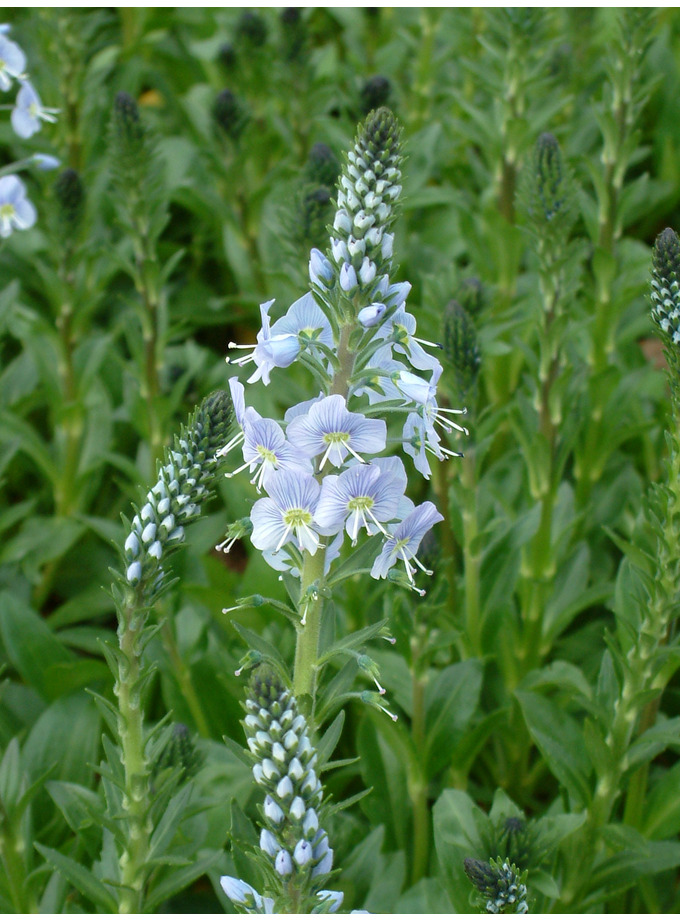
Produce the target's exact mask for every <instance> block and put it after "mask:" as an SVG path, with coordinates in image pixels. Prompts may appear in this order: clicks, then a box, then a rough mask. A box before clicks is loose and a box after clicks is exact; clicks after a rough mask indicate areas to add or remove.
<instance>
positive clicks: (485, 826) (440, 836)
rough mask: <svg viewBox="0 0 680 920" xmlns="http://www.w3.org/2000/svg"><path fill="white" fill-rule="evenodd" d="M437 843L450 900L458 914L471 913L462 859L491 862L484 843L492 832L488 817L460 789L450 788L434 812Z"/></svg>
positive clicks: (468, 888)
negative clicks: (471, 858)
mask: <svg viewBox="0 0 680 920" xmlns="http://www.w3.org/2000/svg"><path fill="white" fill-rule="evenodd" d="M432 823H433V828H434V843H435V849H436V851H437V858H438V860H439V865H440V866H441V870H442V876H443V878H444V880H445V882H446V885H447V890H448V893H449V897H450V898H451V901H452V903H453V906H454V909H455V910H456V911H457V912H458V913H469V908H470V902H469V894H470V883H469V881H468V879H467V876H466V875H465V871H464V869H463V860H464V859H465V858H466V857H468V856H470V857H473V858H476V859H488V858H489V854H488V853H487V852H486V849H485V847H484V841H485V840H488V839H489V838H490V837H491V835H492V833H493V825H492V822H491V821H490V819H489V818H488V816H487V815H485V814H484V812H483V811H482V810H481V809H480V808H479V807H478V806H477V805H476V804H475V803H474V802H473V801H472V799H471V798H470V796H469V795H468V794H467V793H466V792H463V791H462V790H460V789H447V790H445V791H444V792H443V793H442V794H441V796H440V797H439V799H438V800H437V802H436V804H435V806H434V810H433V813H432Z"/></svg>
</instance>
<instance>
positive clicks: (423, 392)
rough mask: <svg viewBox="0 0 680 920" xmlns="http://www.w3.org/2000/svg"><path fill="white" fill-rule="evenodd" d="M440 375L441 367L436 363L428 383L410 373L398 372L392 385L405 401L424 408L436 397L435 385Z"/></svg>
mask: <svg viewBox="0 0 680 920" xmlns="http://www.w3.org/2000/svg"><path fill="white" fill-rule="evenodd" d="M441 373H442V366H441V364H439V362H437V366H436V367H435V368H434V369H433V373H432V378H431V379H430V380H429V381H428V380H423V378H422V377H419V376H418V375H417V374H412V373H411V371H399V373H398V374H395V376H394V384H395V385H396V386H397V388H398V389H399V390H400V391H401V393H402V394H403V395H404V396H405V397H406V398H407V399H410V400H411V401H412V402H414V403H417V404H418V405H420V406H425V405H426V404H427V403H428V402H430V401H431V400H434V398H435V397H436V395H437V383H438V381H439V378H440V376H441Z"/></svg>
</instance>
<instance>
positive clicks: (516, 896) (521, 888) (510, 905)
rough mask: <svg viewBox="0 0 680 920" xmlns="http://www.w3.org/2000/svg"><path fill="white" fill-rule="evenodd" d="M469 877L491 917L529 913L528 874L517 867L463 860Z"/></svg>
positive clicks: (496, 860)
mask: <svg viewBox="0 0 680 920" xmlns="http://www.w3.org/2000/svg"><path fill="white" fill-rule="evenodd" d="M463 866H464V868H465V874H466V875H467V877H468V878H469V879H470V881H471V882H472V884H473V885H474V886H475V888H476V889H477V891H478V892H479V895H481V898H482V899H484V900H485V901H486V903H485V904H484V907H485V910H486V912H487V914H527V913H529V902H528V900H527V886H526V877H527V871H526V870H525V871H524V872H520V871H519V869H518V868H517V866H515V865H514V864H512V863H509V862H508V861H507V860H505V861H503V862H502V861H501V860H500V859H491V860H489V862H483V861H482V860H481V859H470V858H468V859H465V860H463Z"/></svg>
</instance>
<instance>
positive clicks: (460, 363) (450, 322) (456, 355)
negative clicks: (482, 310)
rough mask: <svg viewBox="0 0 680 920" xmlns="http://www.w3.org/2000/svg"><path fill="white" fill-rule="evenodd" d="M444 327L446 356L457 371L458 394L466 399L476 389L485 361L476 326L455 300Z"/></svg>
mask: <svg viewBox="0 0 680 920" xmlns="http://www.w3.org/2000/svg"><path fill="white" fill-rule="evenodd" d="M443 325H444V329H443V332H444V342H443V346H444V354H445V355H446V358H447V360H448V362H449V363H450V364H451V367H452V369H453V374H454V378H455V388H456V392H457V393H458V395H460V397H461V398H463V399H464V398H466V397H467V396H468V394H469V393H470V392H471V391H472V390H473V389H474V387H475V384H476V382H477V377H478V375H479V368H480V364H481V360H482V359H481V355H480V353H479V345H478V344H477V332H476V330H475V324H474V321H473V319H472V317H471V316H470V314H469V313H468V312H467V310H466V309H465V308H464V307H463V306H462V305H461V304H460V303H459V302H458V301H457V300H452V301H451V302H450V303H449V304H448V306H447V307H446V310H445V311H444V324H443Z"/></svg>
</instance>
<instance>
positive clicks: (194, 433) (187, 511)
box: [125, 390, 234, 590]
mask: <svg viewBox="0 0 680 920" xmlns="http://www.w3.org/2000/svg"><path fill="white" fill-rule="evenodd" d="M233 417H234V412H233V406H232V402H231V399H230V398H229V396H228V394H227V393H225V392H223V391H221V390H218V391H217V392H215V393H213V394H212V395H210V396H208V397H206V398H205V399H204V400H203V402H202V403H201V405H200V406H199V408H198V409H197V410H196V412H195V413H194V415H193V416H192V418H191V420H190V421H189V424H188V426H187V427H186V428H185V429H184V430H183V431H182V434H181V436H180V437H178V438H176V439H175V444H174V448H173V449H167V450H166V452H165V457H164V460H163V463H159V465H158V480H157V482H156V484H155V485H154V486H153V487H152V488H151V489H150V490H149V492H148V493H147V495H146V501H145V502H144V504H143V505H142V508H141V509H140V510H138V511H137V513H136V514H135V516H134V518H133V519H132V524H131V526H130V533H129V534H128V537H127V539H126V541H125V561H126V563H127V571H126V579H127V581H128V583H129V584H130V585H132V586H133V587H134V586H137V585H140V584H144V585H151V584H153V586H154V588H155V589H156V590H157V588H158V586H159V584H160V582H161V581H162V577H163V570H162V569H161V567H160V561H161V559H162V557H163V555H164V554H167V552H168V551H169V550H170V549H172V548H173V547H175V546H177V545H179V544H180V543H182V542H183V540H184V527H185V526H186V525H187V524H188V523H190V522H191V521H193V520H195V519H196V518H197V517H198V515H199V514H200V506H201V504H202V502H203V501H204V500H205V498H206V497H207V496H208V494H209V490H210V486H211V484H212V481H213V479H214V476H215V472H216V469H217V465H218V458H217V457H216V452H217V449H218V447H219V446H220V445H222V444H224V441H225V439H226V438H227V436H228V434H229V430H230V428H231V425H232V422H233Z"/></svg>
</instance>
